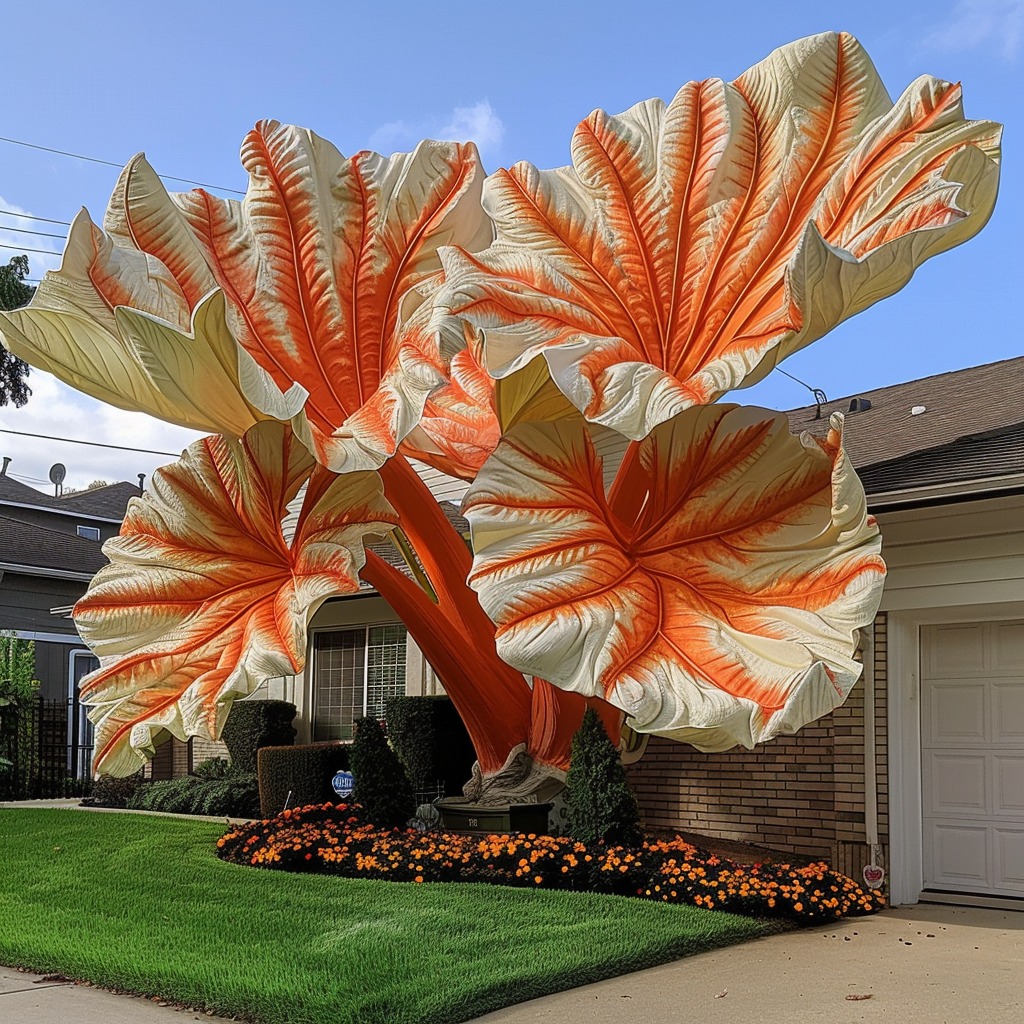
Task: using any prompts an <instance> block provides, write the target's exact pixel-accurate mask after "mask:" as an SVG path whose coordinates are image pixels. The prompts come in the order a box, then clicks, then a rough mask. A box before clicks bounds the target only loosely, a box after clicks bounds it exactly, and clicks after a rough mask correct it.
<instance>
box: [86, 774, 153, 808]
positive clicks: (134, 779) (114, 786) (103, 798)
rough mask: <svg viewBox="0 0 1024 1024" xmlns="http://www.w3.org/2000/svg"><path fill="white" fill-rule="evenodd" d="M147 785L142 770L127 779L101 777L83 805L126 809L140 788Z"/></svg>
mask: <svg viewBox="0 0 1024 1024" xmlns="http://www.w3.org/2000/svg"><path fill="white" fill-rule="evenodd" d="M145 784H146V781H145V777H144V776H143V774H142V769H141V768H140V769H139V770H138V771H137V772H136V773H135V774H134V775H128V776H126V777H125V778H115V777H114V776H112V775H101V776H100V777H99V778H98V779H96V780H94V782H93V784H92V791H91V792H90V794H89V796H87V797H86V798H85V799H84V800H83V801H82V803H83V804H85V805H86V806H88V807H116V808H124V807H127V806H128V802H129V801H130V800H131V799H132V797H133V796H134V795H135V794H136V792H138V790H139V788H140V787H141V786H144V785H145Z"/></svg>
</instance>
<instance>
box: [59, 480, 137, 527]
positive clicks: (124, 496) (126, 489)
mask: <svg viewBox="0 0 1024 1024" xmlns="http://www.w3.org/2000/svg"><path fill="white" fill-rule="evenodd" d="M141 493H142V491H140V490H139V485H138V484H130V483H128V481H127V480H121V481H119V482H118V483H116V484H107V486H106V487H93V488H91V489H90V490H87V491H76V492H75V493H74V494H62V495H61V496H60V497H59V498H56V499H55V500H56V502H57V505H58V506H59V507H61V508H67V509H70V510H71V511H73V512H81V513H83V514H84V515H90V516H100V517H104V518H107V519H124V514H125V511H126V510H127V508H128V502H129V501H130V500H131V499H132V498H137V497H138V496H139V495H140V494H141Z"/></svg>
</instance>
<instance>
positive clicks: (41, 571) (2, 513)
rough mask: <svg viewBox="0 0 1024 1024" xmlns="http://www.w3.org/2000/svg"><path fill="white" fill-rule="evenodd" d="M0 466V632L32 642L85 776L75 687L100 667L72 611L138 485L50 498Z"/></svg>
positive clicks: (47, 696) (102, 561) (85, 744)
mask: <svg viewBox="0 0 1024 1024" xmlns="http://www.w3.org/2000/svg"><path fill="white" fill-rule="evenodd" d="M10 462H11V460H10V459H9V458H5V459H4V460H3V463H2V466H0V630H5V631H9V632H12V633H13V634H14V635H15V636H17V637H20V638H21V639H24V640H32V641H34V643H35V658H36V677H37V678H38V679H39V682H40V684H41V685H40V696H41V697H42V698H43V699H44V700H45V701H49V702H52V701H61V702H65V704H66V707H67V732H68V744H69V748H70V747H73V748H75V750H76V752H77V754H76V756H74V757H72V759H71V762H70V764H71V770H72V771H73V772H74V774H75V775H76V776H87V775H88V770H89V765H88V752H89V749H90V745H91V744H90V739H89V736H90V733H89V725H88V722H87V720H86V719H85V716H84V715H83V714H82V713H81V710H80V708H79V705H78V699H77V683H78V680H80V679H81V678H82V676H84V675H85V674H86V673H87V672H91V671H92V670H93V669H94V668H96V667H97V665H98V662H97V661H96V659H95V657H93V655H92V654H91V652H90V651H89V649H88V648H87V647H86V646H85V644H84V643H83V642H82V640H81V638H80V637H79V636H78V633H77V632H76V631H75V626H74V623H73V622H72V621H71V619H70V609H71V606H72V605H74V603H75V601H77V600H78V598H80V597H81V596H82V595H83V594H84V593H85V591H86V588H87V587H88V585H89V581H90V580H91V579H92V577H93V576H94V575H95V574H96V572H97V571H98V570H99V569H100V568H102V567H103V566H104V565H106V564H107V560H106V558H104V556H103V552H102V550H101V547H102V543H103V541H104V540H106V539H107V538H108V537H112V536H114V535H115V534H116V533H117V532H118V529H119V528H120V525H121V520H122V519H123V518H124V513H125V509H126V507H127V505H128V501H129V499H130V498H132V497H134V496H135V495H138V494H139V493H140V491H139V488H138V486H137V485H135V484H129V483H116V484H110V485H109V486H107V487H98V488H95V489H93V490H89V491H81V492H77V493H74V494H65V495H62V496H59V497H57V496H54V495H49V494H44V493H43V492H41V491H38V490H36V489H35V488H34V487H29V486H28V485H26V484H23V483H21V482H20V481H18V480H15V479H14V478H13V477H11V476H10V475H8V472H7V469H8V466H9V464H10Z"/></svg>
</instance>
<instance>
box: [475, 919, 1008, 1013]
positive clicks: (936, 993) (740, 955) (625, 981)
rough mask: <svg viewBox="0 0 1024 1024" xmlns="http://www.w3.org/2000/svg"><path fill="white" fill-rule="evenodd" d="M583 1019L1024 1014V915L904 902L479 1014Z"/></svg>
mask: <svg viewBox="0 0 1024 1024" xmlns="http://www.w3.org/2000/svg"><path fill="white" fill-rule="evenodd" d="M854 996H856V997H861V998H856V999H854V998H851V997H854ZM864 996H868V997H869V998H866V999H865V998H863V997H864ZM577 1021H579V1022H585V1024H629V1022H637V1024H641V1022H642V1024H752V1022H757V1024H776V1022H778V1024H804V1022H808V1024H810V1022H815V1024H819V1022H822V1021H825V1022H829V1024H837V1022H838V1024H845V1022H851V1024H852V1022H860V1021H878V1022H885V1024H1011V1022H1012V1024H1020V1022H1021V1021H1024V913H1016V912H1008V911H1001V910H979V909H974V908H965V907H950V906H940V905H928V904H918V905H917V906H913V907H901V908H897V909H895V910H887V911H885V912H884V913H882V914H878V915H876V916H874V917H869V918H857V919H854V920H850V921H843V922H841V923H839V924H836V925H832V926H830V927H827V928H826V927H822V928H815V929H811V930H806V931H799V932H787V933H786V934H783V935H774V936H771V937H770V938H767V939H760V940H758V941H756V942H750V943H747V944H745V945H742V946H731V947H729V948H728V949H722V950H718V951H717V952H713V953H703V954H701V955H700V956H694V957H688V958H687V959H685V960H677V961H675V962H674V963H670V964H665V965H663V966H662V967H654V968H652V969H651V970H648V971H641V972H639V973H637V974H627V975H624V976H623V977H620V978H613V979H611V980H609V981H602V982H598V983H597V984H595V985H586V986H584V987H583V988H576V989H571V990H569V991H567V992H560V993H558V994H557V995H553V996H546V997H545V998H543V999H534V1000H531V1001H530V1002H528V1003H520V1004H518V1005H517V1006H510V1007H507V1008H506V1009H504V1010H498V1011H497V1012H496V1013H489V1014H487V1015H486V1016H484V1017H480V1018H478V1024H541V1022H543V1024H569V1022H572V1024H575V1022H577Z"/></svg>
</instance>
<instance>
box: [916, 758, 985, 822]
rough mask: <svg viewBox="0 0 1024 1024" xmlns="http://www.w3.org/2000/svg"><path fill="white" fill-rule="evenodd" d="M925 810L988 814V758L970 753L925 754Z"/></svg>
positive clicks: (939, 814) (945, 812) (926, 812)
mask: <svg viewBox="0 0 1024 1024" xmlns="http://www.w3.org/2000/svg"><path fill="white" fill-rule="evenodd" d="M925 757H926V759H927V762H926V769H925V773H924V778H925V786H924V797H925V799H924V803H923V811H924V814H925V815H926V816H929V815H938V816H942V815H952V816H959V815H961V814H985V813H986V812H987V811H988V799H987V793H986V789H987V787H986V782H987V777H988V759H987V758H986V757H984V756H983V755H978V754H967V753H959V752H956V753H930V754H929V753H927V752H926V753H925Z"/></svg>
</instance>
